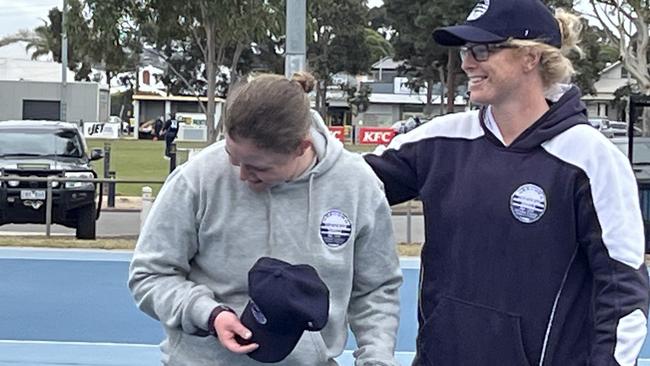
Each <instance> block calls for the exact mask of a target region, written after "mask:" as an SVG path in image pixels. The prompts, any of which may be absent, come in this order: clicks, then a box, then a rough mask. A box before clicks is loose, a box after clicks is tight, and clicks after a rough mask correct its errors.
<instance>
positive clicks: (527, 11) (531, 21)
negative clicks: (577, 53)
mask: <svg viewBox="0 0 650 366" xmlns="http://www.w3.org/2000/svg"><path fill="white" fill-rule="evenodd" d="M433 38H434V40H435V41H436V42H437V43H438V44H440V45H442V46H462V45H464V44H466V43H500V42H504V41H506V40H507V39H508V38H514V39H529V40H539V41H541V42H544V43H546V44H549V45H551V46H554V47H557V48H560V47H561V46H562V35H561V34H560V26H559V24H558V22H557V20H556V19H555V17H554V16H553V13H551V10H550V9H549V8H548V7H547V6H546V5H545V4H544V3H542V2H541V1H540V0H479V1H478V3H477V4H476V5H475V6H474V9H472V11H471V13H470V14H469V16H468V17H467V20H466V21H465V22H464V23H463V24H460V25H454V26H450V27H442V28H438V29H436V30H435V31H434V32H433Z"/></svg>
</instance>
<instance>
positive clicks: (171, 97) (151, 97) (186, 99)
mask: <svg viewBox="0 0 650 366" xmlns="http://www.w3.org/2000/svg"><path fill="white" fill-rule="evenodd" d="M196 99H197V98H196V97H194V96H188V95H151V94H136V95H134V96H133V100H158V101H171V102H196ZM200 99H201V101H202V102H206V101H207V100H208V98H207V97H200ZM214 100H215V101H216V102H218V103H225V102H226V100H225V99H223V98H219V97H214Z"/></svg>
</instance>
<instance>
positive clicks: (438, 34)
mask: <svg viewBox="0 0 650 366" xmlns="http://www.w3.org/2000/svg"><path fill="white" fill-rule="evenodd" d="M433 39H434V40H435V41H436V43H438V44H439V45H442V46H449V47H457V46H462V45H464V44H466V43H498V42H503V41H506V40H507V38H505V37H501V36H498V35H496V34H494V33H490V32H487V31H484V30H483V29H480V28H476V27H473V26H471V25H466V24H463V25H454V26H451V27H443V28H438V29H436V30H434V31H433Z"/></svg>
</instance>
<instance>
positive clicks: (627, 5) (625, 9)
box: [589, 0, 650, 95]
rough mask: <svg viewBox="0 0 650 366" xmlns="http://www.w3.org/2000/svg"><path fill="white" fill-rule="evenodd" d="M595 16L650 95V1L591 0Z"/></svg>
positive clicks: (629, 71)
mask: <svg viewBox="0 0 650 366" xmlns="http://www.w3.org/2000/svg"><path fill="white" fill-rule="evenodd" d="M589 4H590V5H591V9H592V11H593V15H594V17H595V18H596V19H597V20H598V21H599V23H600V25H601V26H602V30H603V31H604V32H605V34H606V35H607V38H609V41H610V42H611V43H612V44H614V45H616V47H617V48H618V51H619V56H620V60H621V62H622V63H623V67H624V68H625V69H626V70H627V71H628V73H629V74H630V76H631V77H632V78H634V79H635V80H636V81H637V86H638V88H639V92H641V93H642V94H646V95H650V67H649V66H648V59H649V56H648V54H649V50H650V31H649V29H648V26H649V25H650V2H649V1H648V0H625V1H623V0H589Z"/></svg>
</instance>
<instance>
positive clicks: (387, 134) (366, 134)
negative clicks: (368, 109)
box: [359, 127, 395, 145]
mask: <svg viewBox="0 0 650 366" xmlns="http://www.w3.org/2000/svg"><path fill="white" fill-rule="evenodd" d="M393 137H395V130H393V129H392V128H390V127H361V128H359V143H360V144H374V145H376V144H388V143H389V142H390V140H392V139H393Z"/></svg>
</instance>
